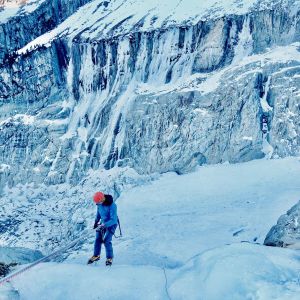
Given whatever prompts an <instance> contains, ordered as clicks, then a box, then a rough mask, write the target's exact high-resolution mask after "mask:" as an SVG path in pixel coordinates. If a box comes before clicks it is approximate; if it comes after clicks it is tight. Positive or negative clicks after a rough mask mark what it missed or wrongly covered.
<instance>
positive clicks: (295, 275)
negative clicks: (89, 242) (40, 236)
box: [13, 243, 300, 300]
mask: <svg viewBox="0 0 300 300" xmlns="http://www.w3.org/2000/svg"><path fill="white" fill-rule="evenodd" d="M299 258H300V257H299V253H297V252H296V251H295V250H289V249H281V248H270V247H265V246H261V245H254V244H248V243H239V244H232V245H229V246H223V247H219V248H215V249H213V250H209V251H206V252H204V253H202V254H199V255H198V256H196V257H195V258H193V259H191V260H190V261H189V262H188V263H186V264H185V265H184V266H183V267H181V268H177V269H173V270H170V269H163V268H159V267H152V266H146V265H140V266H129V265H116V264H115V265H114V266H112V267H109V268H107V267H104V266H103V265H102V262H101V263H98V265H92V266H86V265H79V264H67V263H64V264H55V263H46V264H41V265H39V266H38V267H36V268H35V270H34V271H31V272H28V273H27V274H26V276H22V280H20V279H19V280H15V281H13V286H14V287H15V288H16V289H17V290H18V291H19V293H20V296H21V299H23V300H27V299H30V300H34V299H57V300H58V299H64V300H69V299H70V300H71V299H72V300H76V299H78V300H79V299H102V300H106V299H107V300H108V299H109V300H112V299H132V300H134V299H149V300H150V299H151V300H152V299H170V298H171V299H186V300H189V299H191V300H192V299H205V300H219V299H222V300H227V299H228V300H233V299H236V300H239V299H240V300H244V299H261V300H263V299H264V300H266V299H280V300H284V299H288V300H296V299H298V296H299V292H300V286H299V284H298V279H299V272H298V271H297V270H299V268H300V261H299ZM32 282H35V283H36V284H35V285H33V284H32ZM45 295H47V296H45Z"/></svg>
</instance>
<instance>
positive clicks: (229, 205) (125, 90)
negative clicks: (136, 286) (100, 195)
mask: <svg viewBox="0 0 300 300" xmlns="http://www.w3.org/2000/svg"><path fill="white" fill-rule="evenodd" d="M4 2H5V1H4ZM299 11H300V1H298V0H276V1H270V0H263V1H257V0H229V1H226V2H225V1H216V0H214V1H213V0H209V1H196V0H189V1H188V0H181V1H179V0H176V1H171V0H160V1H158V0H153V1H147V2H146V3H145V1H141V0H131V1H123V0H110V1H109V0H107V1H103V0H74V1H68V0H52V1H50V0H28V1H7V2H6V5H3V3H2V2H1V1H0V70H1V72H0V195H1V198H0V203H1V205H0V233H1V236H0V246H1V247H5V246H8V245H9V246H11V247H26V248H31V249H39V250H40V251H42V252H43V253H44V254H48V253H50V252H51V251H54V250H56V249H57V248H59V247H61V246H63V245H65V244H66V243H68V242H69V241H72V240H74V239H76V237H78V236H79V235H80V234H82V233H84V232H86V231H88V228H89V227H90V224H89V222H90V221H92V220H93V218H94V207H93V204H92V203H91V197H92V195H93V193H94V192H95V191H96V190H99V189H101V190H103V191H105V192H107V193H110V194H112V195H113V196H114V197H115V199H118V203H120V206H121V207H122V211H123V212H126V211H127V209H128V208H127V206H126V205H125V206H122V204H121V203H123V202H122V201H124V202H125V203H127V205H129V206H131V208H133V210H134V211H135V212H136V215H134V214H132V215H131V214H130V213H128V215H130V218H129V220H128V219H127V218H126V215H124V217H123V220H125V221H124V223H125V225H124V226H125V228H126V229H127V230H128V232H127V235H128V236H129V237H128V239H126V238H125V239H124V240H122V241H120V243H117V251H118V255H119V257H118V259H119V261H118V262H117V268H119V269H118V271H117V272H116V273H118V272H119V274H123V273H122V272H124V273H125V274H126V273H127V272H129V271H130V272H131V271H132V272H145V274H147V275H146V276H148V278H149V280H150V281H151V286H152V287H157V290H153V294H152V293H149V297H150V298H151V297H161V298H162V299H166V298H168V297H170V296H172V299H173V298H174V299H180V297H181V298H184V295H183V294H184V293H185V292H186V290H185V289H183V288H182V287H183V286H185V283H186V282H188V281H190V279H191V278H193V280H194V282H192V283H190V284H189V285H188V286H189V289H190V291H195V290H197V289H198V287H199V282H201V283H203V284H204V283H205V284H204V285H207V286H208V287H207V288H205V286H202V288H203V293H204V294H203V295H205V296H206V297H207V298H208V299H218V297H219V298H220V293H221V294H224V293H229V294H230V295H235V296H236V298H237V299H243V297H244V296H245V295H246V294H247V293H248V294H247V295H251V297H254V298H253V299H268V297H269V298H270V297H271V298H272V299H273V298H274V299H276V297H277V298H278V299H297V293H298V292H299V289H298V286H297V284H298V283H297V278H296V277H297V276H298V278H299V274H298V273H299V272H298V269H297V268H298V264H297V252H294V250H293V249H274V250H273V249H272V250H270V249H269V248H266V247H261V244H263V243H265V244H266V245H271V246H280V247H282V246H283V247H288V248H296V249H298V246H299V245H298V242H299V222H300V220H299V210H300V208H299V203H298V204H296V203H297V201H299V197H298V190H297V185H298V181H297V178H298V172H299V170H298V160H297V158H286V157H290V156H295V157H298V156H299V150H300V140H299V128H300V127H299V120H300V119H299V112H300V110H299V103H300V101H299V97H300V93H299V86H300V81H299V80H300V76H299V70H300V50H299V49H300V39H299V32H300V31H299V25H300V22H299V16H300V14H299ZM263 119H266V120H267V121H266V123H263V121H262V120H263ZM263 126H265V127H263ZM269 159H272V160H269ZM249 161H251V162H249ZM241 162H243V163H244V164H243V165H241V164H240V163H241ZM222 170H224V171H222ZM234 170H236V172H237V173H235V171H234ZM192 171H196V173H191V174H190V175H188V174H186V173H190V172H192ZM198 172H199V173H198ZM218 172H220V173H218ZM248 172H249V173H250V174H248ZM165 173H167V174H165ZM162 174H165V175H162ZM197 174H199V176H198V177H197ZM213 174H217V175H216V176H213ZM218 174H219V175H220V174H221V175H222V176H219V175H218ZM237 174H238V176H237ZM177 175H183V176H179V177H178V178H182V182H181V181H180V180H178V181H177V179H175V178H177ZM164 176H166V177H167V178H168V176H169V177H170V178H171V179H172V180H174V183H169V184H170V185H171V186H172V188H173V190H176V188H177V185H178V186H180V185H183V186H184V187H185V188H191V189H192V190H193V189H194V187H193V186H191V185H190V184H189V182H188V178H189V179H191V180H192V182H196V183H195V186H197V185H199V186H198V187H201V185H200V184H202V187H203V189H201V191H199V190H198V191H197V192H195V193H193V192H191V193H190V192H188V193H186V189H183V190H184V191H180V190H179V191H178V190H177V191H178V192H179V195H181V197H182V199H183V198H187V200H186V201H187V202H188V203H189V206H190V207H191V210H193V209H195V210H196V211H185V212H183V214H180V213H179V212H178V211H177V210H176V209H174V208H173V207H172V205H171V206H170V207H169V206H168V205H169V204H170V203H171V202H172V201H175V200H172V197H173V195H174V194H173V193H172V192H171V191H170V192H168V193H164V191H165V189H166V186H167V185H166V186H161V185H160V184H159V183H158V184H157V183H154V187H155V188H156V189H157V192H158V191H159V192H161V193H162V194H163V195H164V197H163V200H162V199H161V201H165V202H164V204H165V206H164V205H162V206H160V203H157V202H156V204H157V209H158V210H159V211H157V210H156V209H155V208H154V207H153V206H151V204H147V201H149V203H150V202H151V201H153V199H152V198H153V197H152V196H151V197H150V196H149V197H148V196H147V194H148V195H150V193H152V195H153V193H154V191H153V190H152V189H151V185H152V184H153V180H157V179H158V180H159V181H160V180H162V181H161V182H163V183H166V184H168V180H166V181H165V180H164V178H165V177H164ZM185 176H187V177H185ZM189 176H191V177H189ZM193 176H195V177H193ZM252 176H253V177H252ZM203 177H204V178H206V179H207V180H205V179H203ZM230 178H231V179H232V180H236V183H235V184H233V183H232V182H231V179H230ZM203 180H204V181H203ZM214 180H216V181H217V183H218V184H217V185H214V184H213V183H211V182H210V181H214ZM243 180H245V182H246V183H247V184H245V182H244V181H243ZM248 180H249V181H248ZM149 184H150V190H147V186H148V185H149ZM141 185H145V186H146V188H145V187H144V188H145V190H144V188H140V187H138V186H141ZM263 185H265V187H263ZM230 188H231V189H230ZM139 189H140V190H139ZM242 189H243V190H244V193H243V192H241V190H242ZM137 191H139V192H140V194H139V195H138V196H136V195H135V194H134V193H135V192H137ZM126 195H127V196H126ZM224 195H225V198H226V199H225V200H224V199H223V197H224ZM122 197H125V198H122ZM126 197H128V198H126ZM159 197H161V196H160V194H159V195H158V196H157V198H158V200H159V199H160V198H159ZM206 197H207V198H208V200H206ZM145 199H146V200H145ZM222 199H223V200H224V201H223V200H222ZM229 199H230V200H232V201H233V202H230V201H229ZM129 200H130V201H129ZM171 200H172V201H171ZM154 202H155V201H154ZM175 202H176V201H175ZM209 202H211V203H209ZM176 204H177V208H178V206H179V207H180V204H179V203H177V202H176ZM139 205H141V207H140V208H139ZM152 205H153V204H152ZM292 206H293V207H292ZM290 207H292V209H290V210H289V208H290ZM202 209H203V210H204V211H206V212H207V216H205V214H200V215H199V211H201V210H202ZM164 210H167V211H166V212H164ZM227 210H228V211H227ZM197 211H198V213H197ZM230 211H234V213H230ZM250 211H251V212H253V214H249V212H250ZM285 211H288V212H287V214H286V215H283V216H282V217H280V219H279V220H278V222H277V225H275V226H274V227H272V226H273V225H274V224H276V220H277V218H278V216H280V215H282V213H284V212H285ZM147 212H149V213H150V212H152V213H153V214H154V217H153V216H152V217H153V219H151V217H150V216H149V215H148V214H147ZM224 212H226V213H227V214H226V216H225V217H224V218H222V214H223V213H224ZM245 212H247V216H245V215H244V213H245ZM197 214H198V215H197ZM240 214H241V215H242V217H241V218H240V219H239V218H237V216H240ZM248 214H249V216H248ZM193 215H197V216H200V217H201V218H203V220H204V221H203V222H202V221H201V218H199V220H198V221H197V222H196V223H197V224H196V225H195V228H194V227H192V225H193V224H188V222H189V221H188V220H189V216H193ZM218 218H220V220H221V221H219V219H218ZM144 219H145V220H144ZM166 219H167V220H168V222H167V223H164V222H165V220H166ZM143 220H144V221H145V222H146V221H148V222H149V224H150V225H151V224H152V221H153V220H154V221H155V220H158V221H160V222H162V224H163V227H162V228H161V229H163V230H167V234H165V235H164V239H165V241H166V243H165V244H163V245H155V246H154V247H153V249H151V251H150V250H149V243H145V242H144V238H145V235H146V237H147V238H148V239H149V240H150V241H152V242H153V243H154V241H156V239H155V238H156V235H157V233H156V232H155V231H152V227H150V228H149V227H147V226H148V224H146V223H145V222H144V221H143ZM212 220H215V223H213V222H212ZM262 220H264V221H262ZM134 221H136V222H137V223H139V222H141V223H143V224H144V228H141V227H137V226H136V224H134ZM181 222H183V228H182V230H183V229H185V230H188V231H189V232H191V233H192V235H191V239H189V238H188V237H185V235H184V230H183V231H182V232H180V236H181V238H183V239H184V242H183V244H182V245H181V246H179V247H178V248H176V247H175V246H174V245H173V247H170V245H172V243H173V242H174V241H173V240H172V239H171V238H172V237H173V238H174V239H176V236H174V235H172V234H170V229H171V228H176V226H177V224H178V223H179V224H181ZM222 222H225V224H226V225H224V223H222ZM207 224H210V226H211V228H213V229H214V230H211V228H210V227H209V226H208V225H207ZM258 224H259V225H258ZM271 227H272V229H271V230H270V231H269V229H270V228H271ZM200 228H202V229H200ZM268 231H269V233H268ZM133 232H139V234H140V236H141V238H137V239H135V238H134V237H133ZM160 232H161V231H160ZM177 233H178V232H177ZM199 233H200V234H199ZM89 234H90V235H89V239H88V243H87V244H84V243H82V244H78V245H76V247H74V248H73V249H70V251H69V252H67V253H65V254H64V256H63V257H60V258H59V259H57V262H56V263H53V265H51V264H45V265H43V266H41V267H40V269H39V270H38V271H37V274H42V276H41V277H40V278H43V284H42V285H41V289H36V290H32V291H30V290H27V286H28V284H29V283H28V282H26V281H24V283H23V284H18V283H16V286H17V288H18V289H19V290H20V291H21V294H22V295H23V296H24V297H25V298H24V299H34V298H36V299H38V298H40V295H41V294H40V293H41V292H42V290H43V289H47V286H48V284H49V282H48V281H47V276H48V275H47V274H52V275H51V276H56V275H57V276H58V278H61V277H60V276H61V274H60V272H62V273H63V272H65V271H66V272H68V274H69V273H70V274H72V272H74V271H76V272H77V271H78V272H81V271H82V272H85V268H83V267H81V266H80V267H79V266H78V265H77V264H82V263H83V262H84V261H85V259H86V256H87V253H88V251H90V250H89V249H90V247H91V244H92V239H93V236H92V234H91V232H90V233H89ZM142 237H143V238H142ZM185 238H186V239H185ZM206 240H209V242H208V245H205V241H206ZM228 243H230V246H228V247H227V246H225V245H226V244H228ZM248 244H249V245H248ZM250 244H251V245H250ZM252 244H258V245H252ZM168 247H170V248H168ZM186 247H189V250H188V251H187V252H186V253H184V249H185V248H186ZM129 251H131V252H133V253H134V254H135V256H134V259H132V258H130V259H128V257H127V256H126V255H127V254H128V252H129ZM223 252H224V257H223V258H224V262H223V261H221V260H219V256H220V255H221V254H222V253H223ZM139 253H144V254H145V255H144V256H141V255H140V254H139ZM183 253H184V254H183ZM232 255H234V256H235V255H236V256H237V257H238V256H239V255H241V257H242V258H241V260H237V261H236V262H235V264H234V268H235V269H236V270H239V269H240V268H241V266H243V265H244V264H245V261H247V258H248V259H249V261H251V262H252V263H253V265H254V266H258V265H263V266H264V270H266V273H264V274H261V273H255V274H254V275H253V276H249V277H244V279H245V278H246V279H247V280H248V281H250V282H251V284H250V285H249V286H248V287H247V288H245V281H243V280H242V279H241V280H237V279H238V278H237V277H236V275H235V274H233V275H232V276H231V277H229V278H226V282H227V283H228V286H224V285H222V286H221V287H222V288H223V290H222V291H221V290H220V291H215V292H214V290H213V288H211V287H213V285H214V282H222V281H223V280H225V278H224V277H222V276H221V275H220V272H219V271H220V270H223V269H224V268H225V269H226V268H228V266H229V265H232V258H231V256H232ZM288 257H289V258H288ZM276 260H279V261H280V263H278V262H276ZM62 261H66V262H67V264H68V263H69V264H70V265H69V267H68V266H66V265H64V264H63V265H60V264H57V263H58V262H62ZM160 263H164V264H165V270H167V273H165V274H163V273H162V270H161V269H160V268H159V264H160ZM118 264H119V265H118ZM122 264H125V265H126V264H129V265H130V266H124V267H122ZM143 264H144V265H147V266H146V267H145V268H142V267H141V268H140V265H143ZM292 264H294V265H295V266H297V267H291V265H292ZM136 265H138V267H137V268H135V266H136ZM199 266H200V268H199ZM202 267H203V268H204V269H205V270H206V271H205V272H207V273H211V277H207V278H203V276H202V275H201V272H200V271H199V270H201V268H202ZM248 267H249V268H248ZM248 267H247V268H246V271H245V272H248V273H249V272H250V273H253V268H251V267H250V266H248ZM51 268H53V270H57V271H51ZM56 272H57V273H56ZM93 272H94V271H93ZM272 272H276V273H278V272H279V273H280V272H282V273H283V275H282V276H275V275H274V276H271V274H272ZM43 274H45V277H43V276H44V275H43ZM95 274H98V273H97V271H95ZM99 274H100V275H101V276H102V275H105V273H103V274H102V271H99ZM99 274H98V275H99ZM191 274H194V275H195V276H194V275H191ZM297 274H298V275H297ZM163 275H164V276H166V277H164V276H163ZM256 275H257V276H256ZM31 276H33V277H32V278H33V279H34V278H35V277H34V276H35V275H34V273H33V274H32V275H31ZM37 276H39V275H37ZM114 276H115V275H114ZM116 276H117V275H116ZM116 278H118V276H117V277H116ZM132 278H133V279H132ZM132 278H131V279H128V282H124V284H125V285H128V286H129V287H131V286H130V280H138V279H136V278H135V277H132ZM157 278H159V279H160V280H159V282H160V283H158V282H157ZM166 278H168V279H169V280H170V282H169V284H167V290H166V286H165V284H164V283H163V284H161V283H162V282H163V280H164V279H166ZM62 279H63V280H62V282H68V280H69V279H68V278H67V279H66V278H62ZM34 280H35V279H34ZM64 280H66V281H64ZM237 281H238V285H237V284H236V285H235V283H236V282H237ZM298 281H299V279H298ZM141 284H142V282H141ZM18 285H19V286H18ZM55 285H56V286H59V283H57V282H56V283H55ZM257 287H259V288H258V291H257V292H255V289H256V288H257ZM131 288H132V287H131ZM143 290H144V287H142V288H141V291H140V292H141V293H142V294H143ZM62 291H63V289H62V288H60V289H58V291H57V292H58V294H54V295H53V297H54V298H55V297H56V296H57V297H59V295H62V294H64V292H62ZM81 292H82V290H80V292H79V294H78V297H81V296H82V294H81ZM117 292H121V295H123V296H124V294H122V291H119V290H118V291H117ZM181 292H182V293H183V294H181ZM0 293H1V291H0ZM9 293H12V294H13V295H15V294H16V293H15V291H10V289H9V288H8V294H9ZM59 293H62V294H59ZM118 295H120V294H118ZM193 295H196V292H195V294H194V292H193V293H191V294H190V296H191V299H192V296H193ZM126 296H128V297H130V296H131V297H133V295H132V294H130V295H126ZM16 297H17V296H16ZM26 297H27V298H26ZM70 297H71V296H70ZM285 297H286V298H285ZM289 297H290V298H289ZM195 299H197V297H195Z"/></svg>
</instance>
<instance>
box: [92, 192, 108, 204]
mask: <svg viewBox="0 0 300 300" xmlns="http://www.w3.org/2000/svg"><path fill="white" fill-rule="evenodd" d="M93 199H94V202H95V203H96V204H98V203H100V202H103V200H104V199H105V195H104V194H103V193H102V192H96V193H95V195H94V197H93Z"/></svg>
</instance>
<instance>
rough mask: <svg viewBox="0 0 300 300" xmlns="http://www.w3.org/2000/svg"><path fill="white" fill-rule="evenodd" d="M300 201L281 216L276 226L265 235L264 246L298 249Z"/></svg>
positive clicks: (299, 244) (299, 245)
mask: <svg viewBox="0 0 300 300" xmlns="http://www.w3.org/2000/svg"><path fill="white" fill-rule="evenodd" d="M299 224H300V201H299V202H298V203H297V204H296V205H294V206H293V207H292V208H291V209H290V210H289V211H288V212H287V213H286V214H284V215H282V216H281V217H280V218H279V220H278V221H277V224H276V225H275V226H273V227H272V228H271V230H270V231H269V233H268V234H267V236H266V238H265V241H264V244H265V245H267V246H276V247H291V248H297V249H300V225H299Z"/></svg>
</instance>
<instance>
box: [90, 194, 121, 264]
mask: <svg viewBox="0 0 300 300" xmlns="http://www.w3.org/2000/svg"><path fill="white" fill-rule="evenodd" d="M93 199H94V202H95V204H96V205H97V214H96V219H95V223H94V229H96V239H95V244H94V255H93V256H92V257H91V258H90V259H89V260H88V264H91V263H93V262H95V261H97V260H99V259H100V253H101V246H102V243H103V244H104V246H105V250H106V263H105V264H106V265H107V266H111V265H112V261H113V247H112V242H111V240H112V236H113V235H114V233H115V230H116V228H117V225H118V216H117V205H116V204H115V202H114V201H113V197H112V196H111V195H105V194H103V193H102V192H96V193H95V195H94V197H93Z"/></svg>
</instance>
